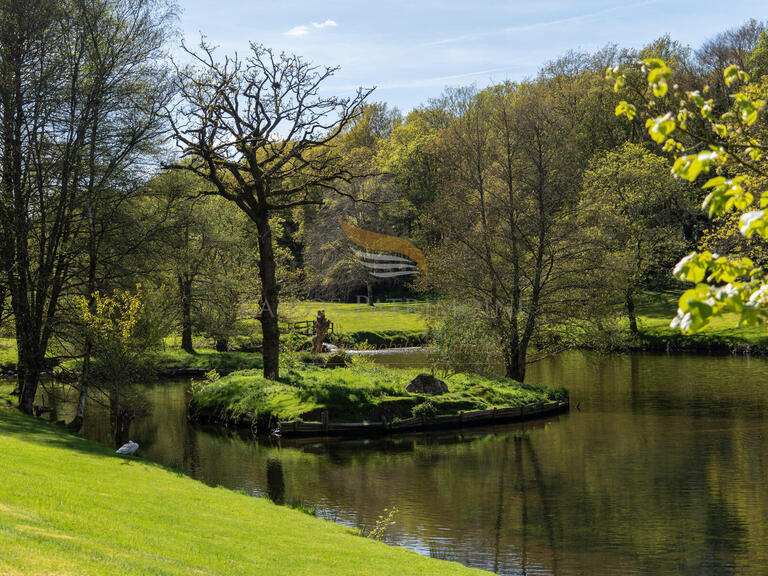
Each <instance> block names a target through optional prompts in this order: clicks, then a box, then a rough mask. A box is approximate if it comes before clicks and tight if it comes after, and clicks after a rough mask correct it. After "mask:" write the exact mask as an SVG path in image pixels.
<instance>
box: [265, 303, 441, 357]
mask: <svg viewBox="0 0 768 576" xmlns="http://www.w3.org/2000/svg"><path fill="white" fill-rule="evenodd" d="M318 310H325V315H326V317H327V318H328V319H329V320H330V321H331V322H333V324H334V332H335V334H337V335H341V336H342V339H343V340H345V341H346V342H347V343H349V344H361V343H363V342H367V343H368V344H370V345H372V346H390V345H392V346H408V345H411V346H413V345H417V344H421V343H422V342H423V341H424V336H425V334H426V331H427V318H428V317H429V316H430V314H433V313H434V310H435V305H434V303H431V302H424V301H418V302H417V301H411V302H382V303H379V304H376V305H375V306H368V305H366V304H364V303H361V304H346V303H339V302H316V301H304V302H298V301H293V302H284V303H283V304H281V308H280V313H281V314H284V315H285V316H286V318H288V319H290V320H291V321H294V322H297V321H301V320H313V319H314V318H315V317H316V316H317V311H318Z"/></svg>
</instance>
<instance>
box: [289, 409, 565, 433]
mask: <svg viewBox="0 0 768 576" xmlns="http://www.w3.org/2000/svg"><path fill="white" fill-rule="evenodd" d="M568 408H569V403H568V401H567V400H564V401H556V402H537V403H535V404H526V405H524V406H515V407H514V408H493V409H491V410H475V411H472V412H460V413H459V414H446V415H444V416H432V417H428V416H417V417H413V418H406V419H404V420H386V419H382V421H381V422H329V421H328V419H327V413H324V414H323V416H324V417H323V421H322V422H280V423H278V430H279V431H280V435H281V436H284V437H300V436H363V435H366V436H367V435H380V434H395V433H398V432H412V431H419V430H434V429H439V428H462V427H464V426H480V425H488V424H500V423H502V422H520V421H523V420H530V419H533V418H541V417H544V416H551V415H554V414H559V413H561V412H565V411H567V410H568Z"/></svg>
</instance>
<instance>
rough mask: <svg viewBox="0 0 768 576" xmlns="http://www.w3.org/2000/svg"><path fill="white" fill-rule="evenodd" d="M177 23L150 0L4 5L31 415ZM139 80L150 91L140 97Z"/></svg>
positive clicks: (2, 259) (12, 209) (17, 276)
mask: <svg viewBox="0 0 768 576" xmlns="http://www.w3.org/2000/svg"><path fill="white" fill-rule="evenodd" d="M168 22H169V12H168V11H167V10H166V9H165V7H164V5H163V4H162V3H160V2H155V1H151V0H139V1H137V2H133V1H131V2H129V1H127V0H87V1H86V0H73V1H72V2H67V3H63V2H59V1H56V0H31V1H30V2H24V3H21V2H17V1H15V0H3V1H2V2H0V118H1V119H2V120H0V122H1V123H2V124H1V125H0V135H1V137H2V147H1V149H0V154H1V157H0V171H1V174H0V237H1V240H2V242H0V244H1V245H2V246H1V247H0V266H2V268H3V270H4V272H5V275H6V280H7V285H8V291H9V293H10V295H11V302H12V308H13V315H14V321H15V328H16V342H17V348H18V354H19V361H18V383H19V391H20V395H19V405H20V408H21V409H22V410H23V411H25V412H31V411H32V405H33V402H34V398H35V394H36V392H37V386H38V381H39V377H40V373H41V371H42V370H43V368H44V362H45V355H46V352H47V349H48V343H49V341H50V339H51V337H52V335H53V333H54V331H55V328H56V321H57V315H58V312H59V304H60V299H61V297H62V295H63V294H64V293H65V291H66V290H67V289H68V287H69V286H68V281H69V280H70V279H71V277H72V274H73V272H74V268H75V267H74V265H73V263H74V262H76V261H77V260H78V258H79V256H80V255H81V254H82V251H83V248H84V246H83V244H82V243H81V242H80V240H81V239H82V238H84V237H86V236H87V235H88V234H89V232H87V230H88V229H89V227H90V226H91V220H89V219H90V218H91V216H92V214H90V213H89V212H88V210H89V207H91V208H93V207H94V206H95V205H96V204H97V203H96V200H95V196H94V194H96V191H97V189H102V188H103V187H104V186H105V182H113V180H112V178H113V177H114V176H115V174H116V173H120V172H122V171H123V169H124V168H125V167H126V165H130V164H131V163H132V161H133V160H135V156H134V153H135V152H136V151H137V150H139V149H140V148H141V147H142V145H143V144H144V143H146V141H147V138H146V137H147V135H148V134H149V133H151V130H148V129H147V127H146V122H147V121H151V122H154V118H155V117H156V115H155V114H154V111H153V106H156V105H157V103H158V102H159V101H161V100H162V98H160V97H156V93H155V92H154V90H156V89H157V90H159V91H160V92H162V86H163V83H162V82H159V83H156V82H155V81H156V80H157V78H158V73H159V72H160V70H161V69H162V65H161V64H159V63H158V59H160V58H162V57H163V56H164V52H163V44H164V41H165V39H166V37H167V34H168ZM126 77H127V78H128V80H127V81H125V82H124V80H125V78H126ZM137 77H140V78H141V81H142V87H143V91H142V92H137V93H135V94H134V93H133V92H132V89H133V88H136V84H135V83H133V81H135V79H136V78H137ZM129 87H130V88H129ZM126 89H127V91H126ZM105 135H108V136H106V137H105ZM102 139H103V140H102ZM116 142H119V148H118V149H117V150H113V149H111V147H112V146H113V145H114V144H115V143H116ZM102 146H104V148H102ZM104 150H109V154H107V155H106V156H103V155H102V153H103V152H104ZM84 190H85V192H84ZM90 234H91V235H92V230H91V232H90Z"/></svg>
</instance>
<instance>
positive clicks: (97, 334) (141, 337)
mask: <svg viewBox="0 0 768 576" xmlns="http://www.w3.org/2000/svg"><path fill="white" fill-rule="evenodd" d="M75 300H76V308H77V310H78V314H79V317H80V323H81V325H82V326H83V328H84V330H85V332H87V333H88V335H89V340H90V342H91V353H92V354H93V357H94V359H95V360H96V364H97V374H98V377H97V380H98V382H99V383H100V384H101V386H102V389H103V390H104V391H105V393H106V394H107V397H108V398H109V405H110V416H111V421H112V427H113V433H114V437H115V442H116V444H117V445H118V446H120V445H121V444H123V443H124V442H126V441H127V440H128V437H127V433H128V425H129V424H130V421H131V420H132V419H133V414H134V413H135V410H136V404H137V400H136V397H137V395H136V391H135V387H134V385H135V384H138V383H140V382H142V381H145V380H147V379H148V377H149V375H150V374H151V372H152V370H151V367H150V366H149V365H148V363H147V358H146V354H147V352H148V351H149V350H151V349H152V348H154V347H156V346H157V345H158V343H159V342H160V333H159V332H158V331H157V330H156V323H155V322H154V319H153V314H152V311H151V310H150V309H149V307H148V306H147V300H146V298H145V296H144V294H143V292H142V290H141V286H140V285H139V286H137V287H136V291H135V292H130V291H127V290H126V291H118V292H115V293H114V294H112V295H104V294H101V293H100V292H95V293H94V294H91V295H90V296H89V297H85V296H79V297H77V298H76V299H75Z"/></svg>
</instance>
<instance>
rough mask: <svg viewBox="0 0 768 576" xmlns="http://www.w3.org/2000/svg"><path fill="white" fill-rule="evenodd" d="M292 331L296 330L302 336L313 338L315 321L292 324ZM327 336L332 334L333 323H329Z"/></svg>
mask: <svg viewBox="0 0 768 576" xmlns="http://www.w3.org/2000/svg"><path fill="white" fill-rule="evenodd" d="M293 329H294V330H296V331H297V332H298V333H299V334H301V335H302V336H314V334H315V321H314V320H302V321H301V322H294V323H293ZM328 334H333V322H331V326H330V327H329V328H328Z"/></svg>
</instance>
